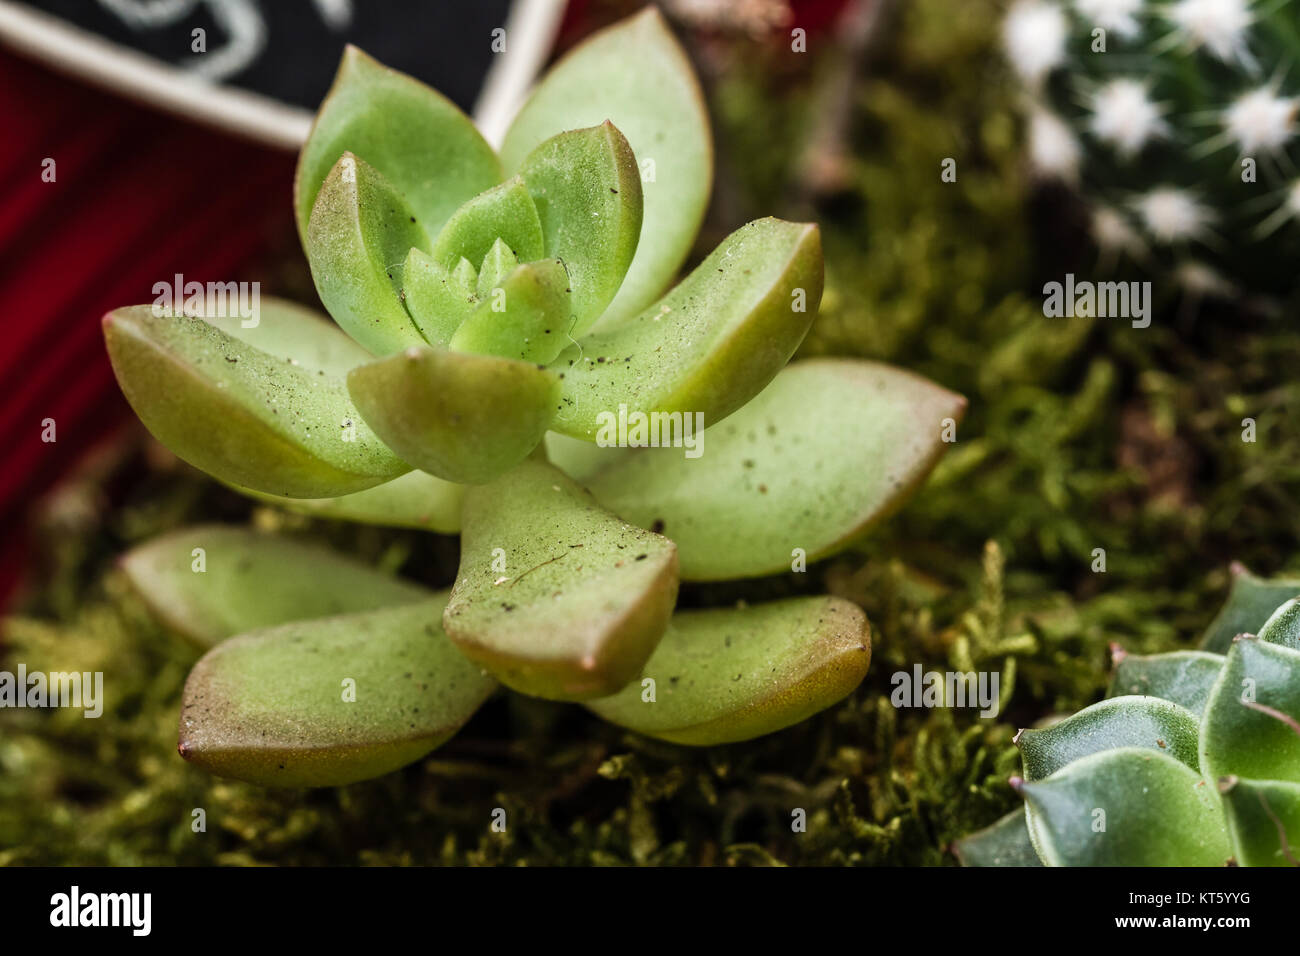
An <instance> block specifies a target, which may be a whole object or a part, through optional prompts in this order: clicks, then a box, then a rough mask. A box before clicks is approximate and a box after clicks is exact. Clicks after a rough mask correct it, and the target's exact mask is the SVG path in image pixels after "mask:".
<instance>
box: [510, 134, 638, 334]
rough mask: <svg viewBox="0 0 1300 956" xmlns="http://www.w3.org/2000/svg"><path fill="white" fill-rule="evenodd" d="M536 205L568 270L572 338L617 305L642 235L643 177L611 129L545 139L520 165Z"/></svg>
mask: <svg viewBox="0 0 1300 956" xmlns="http://www.w3.org/2000/svg"><path fill="white" fill-rule="evenodd" d="M519 174H520V176H522V177H523V180H524V182H525V183H526V184H527V186H528V191H529V193H531V194H532V197H533V202H534V203H535V204H536V206H537V214H538V216H539V217H540V218H541V224H542V233H543V235H544V236H545V248H546V255H547V256H549V257H551V258H553V259H559V260H560V261H561V262H563V263H564V267H565V269H567V270H568V274H569V281H570V283H571V287H572V290H573V297H572V309H573V319H572V323H571V326H572V327H570V323H566V324H565V329H566V330H567V331H569V332H570V334H572V335H574V336H577V335H581V334H582V333H583V332H585V331H586V330H587V329H588V328H590V327H591V325H592V323H594V322H595V321H596V319H598V318H599V317H600V315H601V313H603V312H604V311H605V307H606V306H608V305H609V303H610V302H611V301H612V300H613V298H614V296H615V294H616V293H617V292H618V289H619V286H620V285H622V284H623V277H624V276H625V275H626V274H627V270H628V266H629V265H631V264H632V257H633V256H634V255H635V254H636V246H637V240H638V238H639V237H640V235H641V178H640V175H639V174H638V172H637V166H636V159H635V157H633V155H632V148H631V147H630V146H629V145H628V143H627V140H626V139H625V138H624V137H623V134H622V133H620V132H619V131H618V129H617V128H615V127H614V125H613V124H611V123H608V122H606V123H603V124H601V125H600V126H593V127H590V128H588V129H575V130H570V131H568V132H565V133H560V134H559V135H557V136H553V137H552V138H550V139H548V140H546V142H544V143H542V144H540V145H539V146H538V147H537V148H536V149H534V150H533V151H532V152H531V153H529V154H528V156H527V157H526V158H525V159H524V161H523V163H522V165H521V166H520V167H519Z"/></svg>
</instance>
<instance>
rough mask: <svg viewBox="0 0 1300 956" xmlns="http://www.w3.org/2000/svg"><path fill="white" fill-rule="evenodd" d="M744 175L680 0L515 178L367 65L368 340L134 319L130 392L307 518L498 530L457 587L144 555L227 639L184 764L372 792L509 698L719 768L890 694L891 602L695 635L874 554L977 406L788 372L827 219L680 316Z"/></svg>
mask: <svg viewBox="0 0 1300 956" xmlns="http://www.w3.org/2000/svg"><path fill="white" fill-rule="evenodd" d="M711 155H712V147H711V139H710V134H709V129H708V123H707V118H706V114H705V110H704V107H703V105H702V102H701V99H700V94H699V90H698V87H697V85H696V82H695V79H694V76H693V74H692V72H691V70H690V67H689V64H688V62H687V61H686V58H685V57H684V55H683V53H682V51H681V49H680V47H679V46H678V45H677V43H676V41H675V40H674V39H673V38H672V36H671V34H670V33H669V31H668V30H667V28H666V26H665V25H664V23H663V21H662V19H661V18H660V16H659V14H658V13H657V12H655V10H654V9H653V8H650V9H649V10H647V11H646V12H644V13H642V14H640V15H637V16H635V17H633V18H631V19H629V20H627V21H624V22H622V23H620V24H616V25H615V26H613V27H611V28H609V29H607V30H605V31H603V32H601V33H598V34H596V35H594V36H593V37H592V38H590V39H588V40H587V41H586V42H585V43H583V44H582V45H581V46H580V47H578V48H577V49H575V50H574V51H573V52H572V53H570V54H569V55H568V56H567V57H566V58H565V59H563V60H562V61H561V62H560V63H559V64H558V65H556V66H555V67H554V68H553V69H552V70H551V71H550V72H549V74H548V75H547V76H546V77H545V78H544V79H543V80H542V82H541V83H540V85H539V86H538V88H537V89H536V91H535V92H534V93H533V94H532V97H531V98H530V99H529V100H528V102H527V103H526V104H525V105H524V107H523V108H522V110H521V111H520V113H519V115H518V117H517V118H516V119H515V120H514V122H513V125H512V126H511V127H510V129H509V131H508V132H507V134H506V136H505V140H504V144H503V146H502V148H501V151H500V155H498V154H497V153H496V152H494V151H493V150H492V149H491V148H490V147H489V146H488V144H487V143H486V142H484V140H483V139H482V138H481V137H480V135H479V133H478V132H477V131H476V130H475V128H474V127H473V125H472V124H471V123H470V121H469V120H468V119H467V118H466V117H465V116H463V115H462V114H461V113H460V112H459V111H458V110H457V109H456V108H455V107H454V106H453V105H452V104H451V103H449V102H448V101H447V100H445V99H444V98H442V97H441V96H439V95H438V94H437V93H435V92H434V91H432V90H430V89H428V88H426V87H424V86H422V85H420V84H419V83H417V82H416V81H414V80H412V79H411V78H409V77H406V76H403V75H401V74H399V73H395V72H393V71H391V70H388V69H386V68H385V67H383V66H381V65H380V64H378V63H376V62H374V61H373V60H371V59H369V58H368V57H366V56H365V55H364V54H363V53H361V52H360V51H358V50H355V49H349V50H348V51H347V52H346V53H345V55H344V57H343V62H342V65H341V67H340V69H339V74H338V78H337V79H336V81H335V83H334V86H333V88H332V90H331V91H330V93H329V95H328V97H327V98H326V100H325V102H324V103H323V105H322V107H321V110H320V113H319V115H318V117H317V120H316V123H315V126H314V128H313V130H312V132H311V135H310V138H309V139H308V141H307V143H306V144H305V146H304V147H303V150H302V154H301V159H300V162H299V165H298V172H297V181H296V188H295V196H294V204H295V209H296V214H297V220H298V226H299V229H300V233H301V237H302V240H303V245H304V247H305V249H306V253H307V258H308V260H309V263H310V266H311V270H312V275H313V277H314V279H315V283H316V288H317V291H318V292H319V294H320V298H321V300H322V302H323V303H324V305H325V308H326V309H327V311H328V312H329V313H330V315H331V316H332V317H333V319H334V320H335V322H336V323H337V325H331V324H329V323H328V322H326V321H324V320H322V319H321V318H320V317H318V316H317V315H316V314H315V313H313V312H312V311H311V310H309V309H306V308H303V307H300V306H296V305H292V304H290V303H286V302H280V301H274V300H271V301H264V302H263V303H262V307H261V311H260V316H259V317H258V321H257V322H256V323H249V322H248V321H247V320H244V319H241V318H238V317H233V318H232V317H222V316H218V315H213V314H208V313H207V312H203V311H199V312H198V313H197V314H159V310H157V309H154V308H151V307H149V306H136V307H133V308H126V309H121V310H117V311H115V312H112V313H110V314H109V315H108V316H106V317H105V320H104V327H105V335H106V338H107V343H108V350H109V354H110V356H111V359H112V363H113V367H114V369H115V371H116V374H117V377H118V381H119V382H120V384H121V387H122V390H123V392H124V393H125V394H126V396H127V398H128V400H129V401H130V402H131V404H132V406H133V407H134V409H135V410H136V412H137V413H138V415H139V417H140V418H141V420H142V421H143V422H144V424H145V425H146V426H147V427H148V428H149V429H150V430H151V431H152V432H153V434H154V435H155V436H156V437H158V438H159V439H160V440H161V441H162V442H163V443H164V444H166V445H167V446H169V447H170V448H171V449H173V450H174V451H175V452H176V453H177V454H178V455H179V456H180V457H181V458H183V459H185V460H186V461H188V462H190V463H191V464H194V465H196V466H197V467H199V468H201V469H203V470H204V471H206V472H208V473H209V474H211V475H213V476H215V477H216V478H218V479H220V480H221V481H223V482H225V483H227V484H229V485H231V486H232V487H234V488H236V489H237V490H240V491H242V492H244V493H246V494H248V495H251V496H253V497H256V498H259V499H261V500H263V501H267V502H271V503H274V504H276V505H277V506H280V507H283V508H287V509H291V510H297V511H301V512H306V513H308V514H312V515H316V516H320V517H325V518H332V519H340V520H349V521H360V522H369V523H373V524H379V525H388V526H398V527H410V528H419V529H424V530H429V531H434V532H440V533H447V534H453V533H459V534H460V535H461V556H460V567H459V572H458V575H457V577H456V580H455V583H454V586H453V587H452V588H451V589H450V590H441V591H439V590H432V589H429V588H426V587H424V586H422V585H420V584H417V583H415V582H410V581H405V580H399V579H397V578H394V577H391V576H389V575H387V574H384V573H381V572H379V571H377V570H375V569H373V568H370V567H368V566H365V565H363V564H360V563H359V562H357V561H355V560H352V559H350V558H346V557H344V556H341V555H336V554H332V553H330V552H328V551H326V550H322V549H320V548H318V547H315V546H310V545H307V544H304V543H301V542H298V541H294V540H291V539H289V538H285V537H279V536H275V535H271V534H263V533H257V532H254V531H251V530H247V529H242V528H235V527H221V526H207V527H198V528H185V529H181V530H178V531H175V532H172V533H169V534H168V535H165V536H164V537H162V538H160V539H157V540H154V541H151V542H148V543H146V544H145V545H143V546H141V547H140V548H138V549H137V550H135V551H133V552H131V553H130V554H128V555H127V556H126V558H125V560H124V567H125V571H126V574H127V576H128V577H129V579H130V580H131V581H132V582H133V584H134V585H135V587H136V589H137V590H138V591H139V592H140V594H141V595H142V596H143V598H144V600H145V601H146V602H147V603H148V604H149V605H150V607H151V608H152V609H153V610H154V611H155V612H156V613H157V615H158V616H159V617H160V618H161V619H162V620H163V621H164V622H166V623H167V624H168V625H170V626H171V627H173V628H174V629H175V630H177V631H179V632H181V633H182V634H184V635H186V636H188V637H189V638H190V639H191V640H193V641H194V642H195V643H196V644H197V645H198V646H199V647H201V648H204V649H206V650H207V653H206V654H205V655H204V656H203V657H202V658H201V659H200V660H199V662H198V663H197V664H196V666H195V667H194V670H193V672H192V673H191V675H190V677H189V680H188V682H187V686H186V690H185V695H184V699H183V703H182V713H181V720H180V745H179V749H180V752H181V754H182V755H183V756H185V757H186V758H188V759H189V760H191V761H193V762H194V763H196V764H198V765H200V766H203V767H205V768H207V769H209V770H211V771H213V772H215V773H218V774H221V775H225V776H232V777H237V778H242V779H246V780H250V781H253V782H257V783H263V784H268V785H285V786H315V785H330V784H341V783H347V782H350V781H354V780H359V779H363V778H366V777H370V776H374V775H377V774H382V773H385V772H388V771H391V770H393V769H395V768H397V767H400V766H402V765H403V764H406V763H408V762H410V761H412V760H415V759H418V758H419V757H421V756H422V755H423V754H425V753H428V752H429V751H430V750H432V749H433V748H434V747H436V746H438V745H439V744H440V743H441V742H443V741H444V740H446V739H447V738H449V737H450V736H451V735H452V734H454V733H455V732H456V730H457V729H458V728H459V727H461V726H462V725H463V724H464V723H465V721H467V720H468V719H469V718H470V716H471V715H472V714H473V713H474V711H475V710H476V709H477V708H478V706H479V705H480V704H481V703H482V702H483V701H484V700H485V699H486V698H487V697H488V696H489V695H490V694H492V693H493V692H494V690H495V689H496V688H497V686H498V682H499V683H500V684H504V685H506V686H507V687H509V688H511V689H513V690H515V691H518V692H521V693H524V694H529V695H535V696H538V697H544V698H550V699H555V700H565V701H581V702H583V703H584V704H585V706H587V707H588V708H589V709H590V710H592V711H593V712H595V713H596V714H598V715H600V716H601V717H603V718H605V719H607V720H610V721H612V722H614V723H616V724H620V725H622V726H625V727H628V728H630V729H632V730H635V731H639V732H641V733H644V734H648V735H651V736H655V737H659V738H662V739H664V740H669V741H676V742H679V743H686V744H696V745H708V744H717V743H723V742H729V741H737V740H743V739H747V738H751V737H754V736H757V735H760V734H764V733H768V732H771V731H774V730H777V729H779V728H781V727H784V726H787V725H789V724H791V723H794V722H797V721H800V720H802V719H804V718H805V717H807V716H808V715H810V714H812V713H814V712H816V711H818V710H820V709H822V708H824V707H826V706H828V705H830V704H831V703H833V702H834V701H836V700H839V699H840V698H842V697H843V696H845V695H846V694H848V693H849V692H850V691H852V690H853V688H854V687H856V686H857V684H858V683H859V682H860V681H861V679H862V677H863V675H864V674H865V671H866V667H867V663H868V660H869V658H870V641H869V636H868V626H867V622H866V620H865V617H864V615H863V613H862V612H861V610H860V609H859V608H858V607H857V606H855V605H853V604H851V603H849V602H847V601H844V600H840V599H837V598H833V597H800V598H792V599H787V600H781V601H776V602H773V603H768V604H761V605H755V606H744V605H742V606H737V607H729V608H720V609H702V610H684V611H676V612H675V604H676V598H677V592H678V585H679V581H681V580H688V581H714V580H726V579H734V578H742V577H756V576H760V575H770V574H775V573H779V572H783V571H789V570H791V569H796V570H802V568H803V567H804V562H805V561H807V560H813V559H816V558H819V557H822V556H825V555H829V554H832V553H835V552H836V551H839V550H841V549H843V548H845V547H847V546H849V545H850V544H851V543H852V542H853V541H855V540H856V539H857V538H858V537H859V536H860V535H861V534H862V533H863V532H864V531H865V530H866V529H867V528H868V527H869V526H871V525H872V524H873V523H874V522H876V521H878V520H879V519H881V518H882V517H883V516H885V515H887V514H888V513H889V512H891V511H892V510H893V509H895V508H897V507H898V506H899V505H900V504H901V503H902V501H903V500H904V499H905V498H906V497H907V496H908V495H909V494H910V493H911V492H912V491H913V490H914V489H915V488H916V487H917V486H918V485H919V483H920V482H921V481H922V480H923V479H924V477H925V476H926V474H927V473H928V472H929V470H930V469H931V468H932V467H933V466H934V464H935V463H936V461H937V460H938V458H939V457H940V456H941V454H942V452H943V450H944V448H945V447H946V445H945V443H944V436H945V434H949V435H950V433H951V430H952V429H953V428H954V427H955V425H956V423H957V422H958V421H959V420H960V418H961V416H962V413H963V411H964V409H965V400H964V399H963V398H961V397H960V396H958V395H955V394H953V393H951V392H949V391H947V390H945V389H943V388H940V387H938V386H936V385H934V384H932V383H930V382H928V381H926V380H924V379H922V378H919V377H917V376H914V375H911V374H908V373H905V372H902V371H899V370H897V369H893V368H890V367H888V366H883V365H879V364H874V363H869V362H856V361H847V360H828V359H822V360H816V361H808V362H799V363H795V364H793V365H790V366H789V367H786V363H787V361H788V360H789V359H790V357H791V356H792V355H793V353H794V351H795V349H796V348H797V347H798V346H799V344H800V342H801V341H802V339H803V337H804V335H805V333H806V332H807V330H808V327H809V324H810V323H811V321H812V319H813V317H814V315H815V314H816V311H817V304H818V301H819V298H820V295H821V289H822V258H821V249H820V244H819V238H818V231H817V228H816V227H815V226H813V225H810V224H803V223H790V222H783V221H780V220H777V219H762V220H758V221H756V222H752V223H750V224H748V225H746V226H744V227H742V228H741V229H739V230H737V231H736V232H734V233H733V234H732V235H731V236H729V237H728V238H726V239H725V240H724V241H723V242H722V244H721V245H720V246H719V247H718V248H717V249H716V250H715V251H714V252H713V253H712V254H710V255H709V256H707V257H706V258H705V259H704V260H703V262H702V263H701V264H700V265H699V266H698V267H696V268H695V269H694V270H693V271H692V272H691V273H690V274H689V275H688V276H687V277H686V278H685V279H684V280H682V281H681V283H680V284H679V285H677V286H676V287H675V288H672V289H670V290H669V291H668V292H666V293H663V288H664V287H665V286H666V285H668V284H669V283H670V282H671V280H672V279H673V278H674V276H675V275H676V273H677V270H678V269H679V267H680V266H681V265H682V263H683V260H684V259H685V257H686V256H687V254H688V253H689V251H690V247H691V244H692V242H693V238H694V235H695V233H696V231H697V229H698V227H699V224H700V221H701V219H702V216H703V213H704V209H705V204H706V202H707V199H708V193H709V188H710V180H711V176H712V172H711V163H712V160H711ZM191 311H193V310H191ZM625 412H626V413H628V414H629V416H630V415H631V414H636V413H642V414H644V415H646V416H647V417H648V416H649V415H651V414H659V415H665V416H670V419H671V416H676V417H677V421H678V422H679V423H680V422H682V421H683V420H690V416H702V420H703V422H704V423H705V424H706V425H707V431H705V432H704V433H702V435H698V436H696V437H697V439H699V440H700V441H702V442H703V444H702V445H699V446H698V448H697V451H698V452H699V454H697V455H691V454H685V453H684V452H683V449H682V448H674V447H626V446H635V445H637V444H644V442H643V441H641V440H640V439H637V440H635V441H634V440H631V439H630V438H629V440H628V441H625V442H623V445H624V447H605V445H608V444H609V443H608V441H602V435H601V431H600V428H601V427H602V426H601V425H600V422H601V421H602V416H603V415H610V416H612V415H615V414H616V413H620V414H621V413H625ZM697 420H698V419H697ZM606 437H608V436H606Z"/></svg>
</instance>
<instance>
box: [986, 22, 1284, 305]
mask: <svg viewBox="0 0 1300 956" xmlns="http://www.w3.org/2000/svg"><path fill="white" fill-rule="evenodd" d="M1004 37H1005V46H1006V50H1007V54H1008V58H1009V60H1010V62H1011V65H1012V66H1013V68H1014V69H1015V71H1016V72H1017V73H1018V74H1019V76H1020V78H1021V80H1022V81H1023V82H1024V85H1025V90H1026V94H1027V95H1026V103H1027V104H1028V107H1029V109H1028V115H1029V158H1030V162H1031V164H1032V166H1033V167H1034V169H1035V170H1036V171H1037V172H1038V173H1039V174H1041V175H1043V176H1044V177H1046V178H1049V179H1054V180H1057V181H1061V182H1064V183H1066V184H1067V185H1070V186H1072V187H1074V188H1076V189H1077V190H1078V192H1079V194H1080V195H1081V196H1083V197H1084V198H1085V199H1086V200H1087V202H1088V206H1089V209H1090V227H1091V232H1092V235H1093V238H1094V239H1095V240H1096V242H1097V244H1098V245H1099V246H1100V248H1101V250H1102V252H1103V254H1104V257H1105V258H1106V259H1109V260H1110V261H1112V262H1114V261H1116V260H1117V259H1118V258H1120V257H1121V256H1123V257H1125V258H1128V259H1130V260H1131V261H1134V262H1136V263H1138V264H1139V265H1141V266H1142V267H1144V268H1146V269H1148V270H1150V271H1151V272H1153V273H1155V274H1160V275H1171V276H1172V277H1173V278H1174V279H1176V280H1177V281H1178V282H1179V283H1180V284H1181V285H1182V286H1184V287H1185V288H1188V289H1191V290H1193V291H1197V292H1202V293H1204V292H1209V293H1215V294H1220V295H1243V294H1254V293H1265V294H1268V295H1273V296H1278V295H1283V294H1285V293H1288V292H1291V291H1293V290H1294V288H1295V276H1294V273H1293V270H1291V268H1290V262H1291V259H1292V258H1293V256H1294V254H1295V251H1296V249H1297V243H1298V241H1300V222H1298V221H1297V218H1298V216H1300V176H1297V161H1298V160H1300V150H1298V149H1297V142H1296V132H1297V122H1296V118H1297V105H1298V104H1300V99H1297V94H1298V93H1300V85H1298V84H1300V79H1297V77H1296V76H1295V74H1294V72H1293V71H1292V72H1288V70H1289V68H1290V67H1292V66H1293V65H1294V63H1295V60H1296V56H1297V53H1300V4H1297V3H1296V2H1293V0H1170V2H1158V0H1018V2H1016V3H1015V4H1013V6H1012V8H1011V10H1010V12H1009V14H1008V16H1007V20H1006V22H1005V29H1004Z"/></svg>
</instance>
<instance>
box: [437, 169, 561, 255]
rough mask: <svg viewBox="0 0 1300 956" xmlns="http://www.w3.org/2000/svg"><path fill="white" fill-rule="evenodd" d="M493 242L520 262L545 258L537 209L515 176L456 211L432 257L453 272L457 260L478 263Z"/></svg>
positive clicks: (520, 181)
mask: <svg viewBox="0 0 1300 956" xmlns="http://www.w3.org/2000/svg"><path fill="white" fill-rule="evenodd" d="M497 240H501V241H502V242H504V243H505V244H506V246H507V247H508V248H509V249H510V250H511V251H512V252H514V254H515V256H516V257H517V258H518V259H519V261H520V262H532V261H533V260H534V259H540V258H542V256H543V255H545V251H546V247H545V240H544V238H543V236H542V222H541V220H540V219H538V218H537V207H536V206H535V205H533V200H532V197H531V196H530V195H529V194H528V189H527V187H526V186H524V181H523V180H522V179H520V178H519V177H518V176H515V177H513V178H512V179H508V180H506V181H505V182H504V183H501V184H500V185H499V186H493V187H492V188H491V189H489V190H487V191H485V192H483V193H481V194H480V195H478V196H475V197H474V198H473V199H471V200H470V201H469V202H467V203H465V205H463V206H461V207H460V208H459V209H457V210H456V213H455V215H453V216H452V217H451V219H449V220H448V221H447V225H445V226H443V227H442V231H441V232H440V233H438V238H437V239H436V240H435V241H434V243H433V258H434V260H435V261H436V262H437V263H438V265H440V266H442V267H443V268H444V269H448V270H450V269H454V268H455V267H456V263H457V262H459V261H460V260H461V258H462V257H463V258H466V259H469V261H470V262H481V261H482V260H483V257H484V256H486V255H487V253H488V250H489V249H491V248H492V245H493V243H494V242H496V241H497Z"/></svg>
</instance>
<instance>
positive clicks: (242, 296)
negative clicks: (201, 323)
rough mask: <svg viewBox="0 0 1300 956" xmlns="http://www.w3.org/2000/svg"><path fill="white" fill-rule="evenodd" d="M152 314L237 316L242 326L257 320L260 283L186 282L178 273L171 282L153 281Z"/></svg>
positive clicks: (252, 323) (258, 320)
mask: <svg viewBox="0 0 1300 956" xmlns="http://www.w3.org/2000/svg"><path fill="white" fill-rule="evenodd" d="M153 294H154V300H153V314H154V315H155V316H157V317H158V318H160V319H161V318H164V317H170V316H176V315H191V316H196V317H199V318H203V317H208V318H220V319H224V318H237V319H239V320H240V322H239V324H240V325H241V326H242V327H243V328H246V329H255V328H257V324H258V322H260V321H261V318H260V316H261V311H262V284H261V283H260V282H209V283H207V284H204V283H202V282H194V281H190V282H186V281H185V277H184V276H183V275H181V274H180V273H179V272H178V273H176V275H175V276H174V277H173V279H172V281H171V282H155V283H154V284H153Z"/></svg>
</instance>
